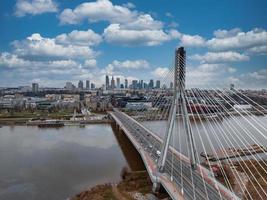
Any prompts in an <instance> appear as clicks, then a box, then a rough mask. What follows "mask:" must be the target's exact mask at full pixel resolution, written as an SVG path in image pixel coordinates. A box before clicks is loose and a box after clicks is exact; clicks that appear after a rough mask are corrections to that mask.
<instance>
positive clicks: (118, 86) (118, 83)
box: [117, 77, 121, 89]
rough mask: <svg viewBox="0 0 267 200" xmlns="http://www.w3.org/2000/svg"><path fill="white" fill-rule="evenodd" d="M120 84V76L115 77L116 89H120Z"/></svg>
mask: <svg viewBox="0 0 267 200" xmlns="http://www.w3.org/2000/svg"><path fill="white" fill-rule="evenodd" d="M120 85H121V83H120V78H119V77H117V88H118V89H120Z"/></svg>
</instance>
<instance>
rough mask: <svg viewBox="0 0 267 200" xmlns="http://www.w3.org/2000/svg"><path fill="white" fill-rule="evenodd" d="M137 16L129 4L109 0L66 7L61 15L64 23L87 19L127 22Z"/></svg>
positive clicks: (60, 17)
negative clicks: (114, 3) (114, 2)
mask: <svg viewBox="0 0 267 200" xmlns="http://www.w3.org/2000/svg"><path fill="white" fill-rule="evenodd" d="M136 16H137V13H136V12H135V11H131V10H130V9H129V4H128V6H125V5H124V6H119V5H113V4H112V2H111V1H109V0H97V1H95V2H85V3H82V4H80V5H78V6H77V7H76V8H74V9H73V10H72V9H64V10H63V11H62V13H61V14H60V15H59V19H60V22H61V23H62V24H77V23H79V22H82V21H83V20H85V19H87V20H88V21H90V22H97V21H109V22H111V23H125V22H129V21H132V20H133V19H134V18H135V17H136Z"/></svg>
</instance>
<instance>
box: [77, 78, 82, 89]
mask: <svg viewBox="0 0 267 200" xmlns="http://www.w3.org/2000/svg"><path fill="white" fill-rule="evenodd" d="M78 88H79V89H81V90H82V89H83V81H82V80H79V82H78Z"/></svg>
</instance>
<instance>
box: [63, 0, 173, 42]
mask: <svg viewBox="0 0 267 200" xmlns="http://www.w3.org/2000/svg"><path fill="white" fill-rule="evenodd" d="M133 8H134V6H133V5H132V4H130V3H127V4H123V5H114V4H113V3H112V2H111V1H110V0H97V1H95V2H86V3H82V4H80V5H78V6H77V7H76V8H74V9H65V10H63V12H62V13H61V14H60V15H59V19H60V22H61V24H77V23H80V22H82V21H84V20H88V21H89V22H98V21H107V22H109V23H110V24H109V25H108V27H106V28H105V30H104V33H103V36H104V39H105V41H107V42H109V43H116V44H122V45H128V46H132V45H145V46H155V45H159V44H161V43H163V42H165V41H169V40H172V39H177V38H178V36H177V34H178V31H175V30H164V29H163V26H164V24H163V23H162V22H161V21H158V20H155V19H154V18H153V17H152V16H151V15H150V14H147V13H142V12H138V11H136V10H132V9H133Z"/></svg>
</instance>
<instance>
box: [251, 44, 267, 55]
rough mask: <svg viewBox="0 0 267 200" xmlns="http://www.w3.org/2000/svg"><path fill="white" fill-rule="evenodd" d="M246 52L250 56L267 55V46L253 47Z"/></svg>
mask: <svg viewBox="0 0 267 200" xmlns="http://www.w3.org/2000/svg"><path fill="white" fill-rule="evenodd" d="M246 52H247V53H249V54H261V55H267V45H265V46H264V45H263V46H256V47H252V48H249V49H248V50H247V51H246Z"/></svg>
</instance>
